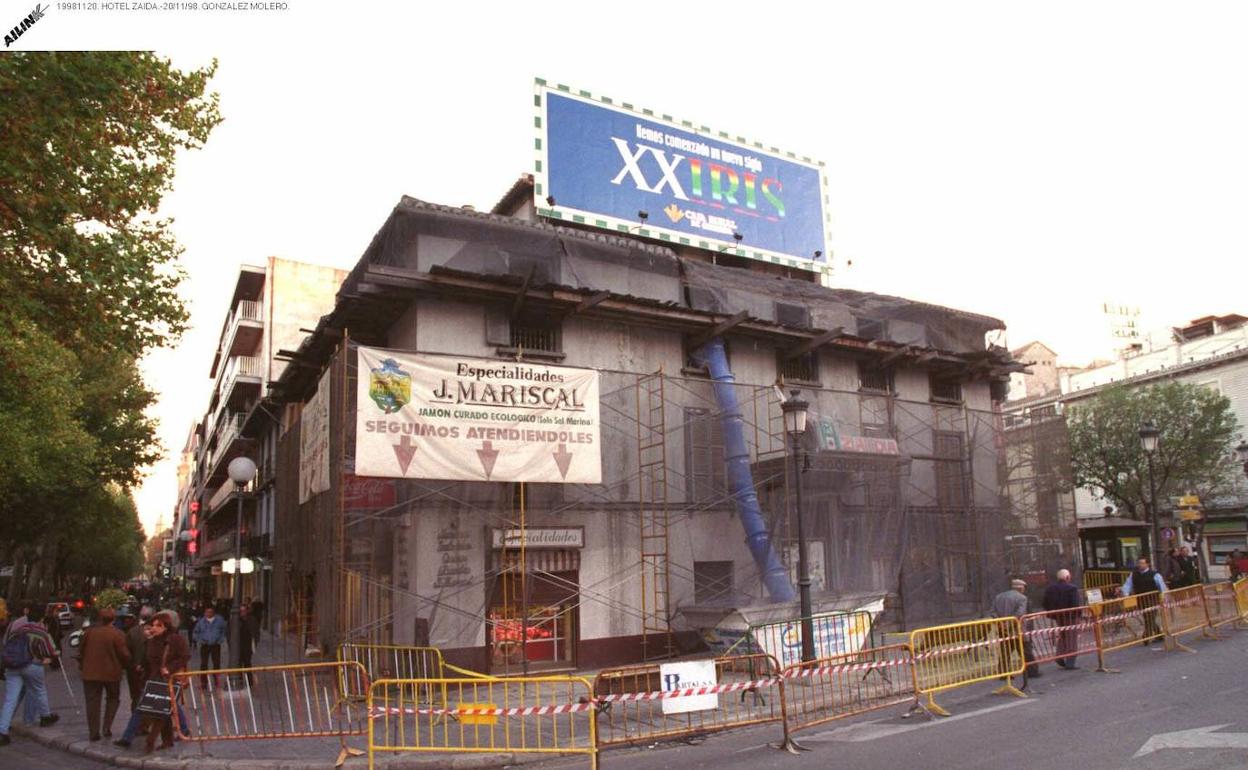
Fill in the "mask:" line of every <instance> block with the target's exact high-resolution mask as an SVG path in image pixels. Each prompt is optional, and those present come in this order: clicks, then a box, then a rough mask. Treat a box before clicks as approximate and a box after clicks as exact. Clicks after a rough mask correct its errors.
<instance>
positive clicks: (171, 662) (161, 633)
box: [113, 611, 191, 753]
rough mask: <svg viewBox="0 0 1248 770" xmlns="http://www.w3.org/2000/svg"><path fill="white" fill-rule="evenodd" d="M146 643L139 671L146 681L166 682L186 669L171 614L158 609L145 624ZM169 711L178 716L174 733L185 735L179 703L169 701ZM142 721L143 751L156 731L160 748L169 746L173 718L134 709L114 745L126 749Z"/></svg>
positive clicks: (185, 651)
mask: <svg viewBox="0 0 1248 770" xmlns="http://www.w3.org/2000/svg"><path fill="white" fill-rule="evenodd" d="M147 628H148V633H147V642H146V644H145V645H144V653H145V655H144V667H143V672H144V675H145V678H146V680H148V681H158V682H168V681H169V680H170V679H171V678H172V677H173V676H174V675H175V674H178V673H180V672H182V671H186V669H187V664H188V663H190V660H191V650H190V647H189V645H188V643H187V641H186V639H185V638H183V636H182V635H181V634H179V633H178V630H177V629H178V621H177V618H175V617H174V615H173V613H171V612H168V611H165V612H158V613H156V614H155V615H154V616H153V617H152V622H151V623H149V624H148V625H147ZM170 712H171V714H174V715H176V718H177V719H178V724H179V729H178V732H180V733H182V734H185V733H186V732H188V730H187V721H186V714H185V713H184V712H183V711H182V705H181V704H180V703H171V704H170ZM144 723H148V727H149V730H148V733H147V753H151V752H152V750H153V749H154V748H155V743H156V735H157V731H159V733H160V738H161V744H160V748H162V749H167V748H169V747H170V746H172V745H173V736H174V729H173V721H172V719H171V718H159V717H155V718H154V717H149V716H147V715H145V714H143V713H142V712H139V711H135V712H134V713H133V714H131V715H130V723H129V724H127V725H126V731H125V732H124V733H122V736H121V738H120V739H118V740H116V741H113V743H114V745H117V746H121V747H122V748H129V747H130V744H131V742H132V741H133V740H134V736H135V735H137V734H138V732H139V729H140V728H141V727H142V726H143V724H144Z"/></svg>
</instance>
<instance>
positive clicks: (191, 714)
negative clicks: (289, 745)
mask: <svg viewBox="0 0 1248 770" xmlns="http://www.w3.org/2000/svg"><path fill="white" fill-rule="evenodd" d="M344 686H345V687H347V688H349V689H350V690H354V691H357V692H368V687H369V685H368V674H367V673H366V672H365V670H364V667H363V666H361V665H360V664H359V663H356V662H338V663H306V664H295V665H285V666H261V667H258V668H235V669H219V670H209V671H183V672H180V673H177V674H174V676H173V677H172V678H171V679H170V681H169V688H170V695H171V696H172V695H173V693H174V692H176V688H177V687H180V688H181V693H182V694H181V701H182V708H183V710H184V712H185V715H186V721H187V723H186V724H181V723H178V722H177V721H176V720H175V723H176V724H178V732H179V734H180V737H181V738H182V739H183V740H191V741H220V740H242V739H264V738H325V737H336V738H338V739H339V740H340V741H341V745H342V751H341V752H340V754H339V757H338V760H339V762H340V763H341V762H342V760H343V759H344V758H345V757H346V756H347V755H349V754H351V755H354V754H361V753H363V752H361V751H359V750H358V749H349V748H347V745H346V738H348V737H350V736H357V735H360V736H362V735H364V733H365V730H366V728H367V726H368V712H367V711H366V710H365V708H364V705H363V704H362V703H359V702H352V701H351V700H350V699H346V698H343V697H341V695H342V691H343V687H344Z"/></svg>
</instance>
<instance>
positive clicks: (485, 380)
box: [355, 347, 602, 484]
mask: <svg viewBox="0 0 1248 770" xmlns="http://www.w3.org/2000/svg"><path fill="white" fill-rule="evenodd" d="M600 441H601V434H600V431H599V424H598V372H596V371H593V370H587V369H570V368H568V367H563V366H545V365H542V364H531V363H527V362H516V361H492V360H486V359H479V358H459V357H456V356H434V355H421V354H404V353H397V352H394V351H388V350H379V349H376V348H366V347H361V348H360V349H359V387H358V388H357V393H356V431H355V473H356V475H358V476H388V477H396V478H419V479H459V480H463V481H537V482H555V483H568V484H598V483H601V481H602V457H601V452H600V450H599V444H600Z"/></svg>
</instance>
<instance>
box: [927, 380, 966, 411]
mask: <svg viewBox="0 0 1248 770" xmlns="http://www.w3.org/2000/svg"><path fill="white" fill-rule="evenodd" d="M928 384H929V385H931V391H932V400H933V401H950V402H953V403H955V404H960V403H962V383H960V382H958V381H956V380H946V379H941V378H939V377H937V376H936V375H934V374H931V375H928Z"/></svg>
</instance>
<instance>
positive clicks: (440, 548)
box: [272, 180, 1018, 672]
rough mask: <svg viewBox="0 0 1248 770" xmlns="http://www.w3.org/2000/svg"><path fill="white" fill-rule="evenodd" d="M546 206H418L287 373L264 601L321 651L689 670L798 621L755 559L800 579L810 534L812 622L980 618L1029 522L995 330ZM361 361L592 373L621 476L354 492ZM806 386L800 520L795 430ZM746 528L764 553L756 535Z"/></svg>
mask: <svg viewBox="0 0 1248 770" xmlns="http://www.w3.org/2000/svg"><path fill="white" fill-rule="evenodd" d="M531 198H532V188H531V186H526V183H525V182H524V180H522V181H521V183H520V184H518V185H517V187H516V188H513V190H512V191H511V192H510V193H509V194H508V195H507V196H505V197H504V199H503V201H502V202H500V204H499V206H497V207H496V208H495V210H494V211H493V212H492V213H489V214H486V213H480V212H475V211H472V210H470V209H462V208H452V207H446V206H439V205H435V204H429V203H424V202H421V201H416V200H413V199H409V198H404V199H403V200H402V201H401V202H400V203H399V205H398V206H396V208H395V209H394V211H393V212H392V214H391V215H390V217H389V218H388V219H387V220H386V222H385V223H384V225H383V226H382V228H381V230H380V231H379V232H378V234H377V236H376V237H375V238H374V240H373V242H372V243H371V244H370V246H369V247H368V249H367V250H366V251H365V253H364V255H363V257H362V258H361V259H360V261H359V263H358V264H357V265H356V267H355V268H354V269H353V270H352V271H351V274H350V275H349V276H348V278H347V279H346V280H345V281H344V283H343V286H342V289H341V291H340V292H339V294H338V298H337V302H336V304H335V305H334V307H333V309H332V311H330V312H329V313H328V314H327V315H326V316H325V317H324V318H322V319H321V321H320V323H318V324H317V326H316V328H315V330H314V331H313V333H312V334H311V335H309V336H308V338H307V339H306V340H304V341H303V342H302V344H300V345H299V347H298V348H297V349H292V350H291V351H290V355H289V356H288V358H289V359H290V361H291V365H289V366H287V367H286V369H285V370H284V371H283V372H282V374H281V376H280V377H279V378H278V381H277V383H276V385H275V387H274V393H275V396H276V398H279V399H280V400H281V401H282V404H281V407H280V410H281V415H282V419H281V428H280V435H279V437H278V440H277V443H276V446H275V448H274V450H273V451H274V452H275V457H276V471H275V473H276V478H275V490H276V495H277V496H276V505H277V509H276V510H277V516H276V527H275V531H274V534H275V537H276V541H275V544H274V557H273V560H272V561H273V564H274V565H275V569H274V589H273V592H272V595H273V600H274V602H275V604H274V606H275V609H276V611H277V613H278V614H280V615H281V617H282V619H283V621H284V623H285V624H286V628H287V629H288V630H291V631H292V632H293V633H297V634H299V635H300V638H301V641H302V642H303V643H304V645H305V646H306V647H308V648H311V649H321V650H326V651H327V650H331V649H332V648H333V647H334V645H336V644H337V643H339V642H341V641H344V640H350V639H356V640H362V639H363V640H371V641H375V642H385V643H395V644H421V645H423V644H429V645H433V646H436V647H439V648H441V649H442V650H443V651H444V654H446V655H447V657H448V659H450V660H452V661H456V662H459V663H462V664H467V665H470V666H472V667H474V668H477V669H479V670H489V671H493V672H507V671H517V670H543V669H546V670H549V669H557V668H573V667H585V666H594V665H605V664H610V663H619V662H625V661H630V660H637V659H640V658H643V657H654V656H657V655H661V654H667V653H669V652H672V651H675V650H679V649H693V648H695V647H698V646H700V645H701V644H703V643H714V637H715V634H716V630H715V629H716V623H717V622H718V620H717V619H720V618H723V617H726V616H728V615H730V614H731V613H733V612H736V611H741V610H742V608H759V607H762V608H767V607H773V608H774V607H776V606H778V607H779V608H778V609H774V612H775V613H780V614H779V615H778V616H779V617H784V616H791V615H792V611H793V608H792V607H791V606H788V605H787V604H786V603H785V602H776V601H775V596H774V595H772V594H771V589H770V588H769V584H768V581H767V575H766V574H765V573H766V572H767V568H766V567H767V564H766V563H765V562H762V561H760V556H759V552H767V553H770V554H771V557H774V558H775V559H776V560H778V562H779V563H780V564H781V565H783V569H784V572H785V574H786V575H787V577H788V579H789V581H790V584H791V583H792V581H793V577H794V575H795V569H796V561H797V559H796V555H797V546H796V543H797V541H796V535H795V523H796V517H797V516H799V515H800V516H803V517H804V518H803V522H804V525H805V531H806V533H807V544H808V554H809V559H810V563H811V576H812V582H813V584H814V589H815V592H816V597H817V602H818V603H819V606H822V607H833V606H840V607H854V606H861V605H862V604H864V603H867V602H869V601H872V600H883V601H884V602H885V603H886V607H887V608H888V611H887V613H886V615H887V616H888V619H889V622H893V623H896V624H897V625H898V626H900V627H913V626H916V625H920V624H922V623H924V622H940V621H945V620H948V619H950V618H953V617H970V616H977V615H978V614H979V613H980V612H981V611H982V608H983V607H984V606H986V603H987V600H988V599H989V598H990V597H991V596H992V595H993V594H995V593H996V592H997V591H998V590H1000V587H1001V585H1002V582H1003V581H1004V580H1005V579H1006V578H1007V577H1008V566H1007V558H1008V557H1007V553H1006V552H1007V543H1008V542H1009V541H1008V540H1007V538H1008V537H1009V536H1010V535H1011V528H1012V526H1013V524H1012V522H1011V520H1010V518H1009V516H1008V515H1007V512H1006V511H1005V508H1004V507H1003V505H1002V495H1001V478H1000V473H999V471H1000V469H999V454H1000V447H1001V413H1000V411H999V408H998V406H996V404H997V402H999V401H1000V400H1002V399H1003V398H1004V395H1005V391H1006V382H1007V381H1008V377H1009V375H1010V373H1011V372H1012V371H1014V370H1016V369H1017V368H1018V365H1017V364H1016V363H1015V362H1013V360H1012V359H1011V357H1010V355H1009V353H1008V351H1005V350H1003V349H999V348H990V347H988V346H987V345H986V344H985V334H986V333H987V332H989V331H992V330H994V329H1000V328H1002V327H1003V325H1002V324H1001V322H1000V321H998V320H996V319H992V318H987V317H985V316H980V315H976V314H973V313H967V312H962V311H956V310H951V309H948V308H941V307H936V306H932V305H926V304H923V303H918V302H912V301H908V300H904V299H901V298H897V297H889V296H884V295H875V294H868V293H864V292H853V291H848V290H840V289H830V288H825V287H822V286H820V285H818V283H817V282H815V281H813V280H812V279H811V276H809V275H806V274H802V273H801V271H789V270H784V269H781V268H779V267H777V266H773V265H767V264H763V263H757V262H749V261H746V260H736V259H734V258H733V257H732V256H731V255H727V254H721V253H716V252H708V251H700V250H697V249H692V248H686V247H675V246H672V245H669V244H655V243H652V242H650V241H647V240H645V239H642V238H639V237H634V236H631V235H628V234H623V233H621V234H619V235H614V236H613V235H605V234H602V233H597V232H591V231H589V230H586V229H583V228H579V227H576V226H574V225H572V226H555V225H553V224H551V223H549V222H547V221H543V220H538V219H537V218H536V217H535V216H534V215H533V213H532V206H531V205H530V204H529V203H528V201H529V200H531ZM360 346H367V347H370V348H382V349H386V350H389V351H394V352H395V354H396V355H398V354H404V355H428V356H455V357H458V358H460V359H463V360H474V361H484V362H518V363H524V362H534V363H544V364H558V365H560V366H567V367H576V368H581V369H590V370H594V371H596V372H597V373H598V375H599V378H600V408H601V415H602V437H601V447H600V452H601V457H602V482H601V483H600V484H554V483H542V484H538V483H529V484H520V483H506V482H489V481H480V482H471V481H445V480H437V479H418V478H398V477H391V478H374V477H364V476H357V475H356V474H355V431H356V430H357V426H356V419H355V409H356V406H355V405H356V403H357V398H358V389H359V388H362V387H368V383H369V379H370V376H371V373H370V372H369V371H368V370H367V369H365V370H361V368H360V366H359V363H358V361H359V348H360ZM721 368H726V370H727V371H728V372H729V375H730V377H731V382H728V381H726V380H724V379H723V377H721V376H720V374H722V372H721V373H720V374H716V376H715V379H712V374H715V373H716V372H717V371H719V369H721ZM795 389H796V390H799V391H800V397H801V398H802V399H805V400H807V401H808V402H810V404H811V430H808V431H807V434H806V436H805V439H804V442H805V443H804V444H803V454H804V455H805V459H804V460H803V462H802V474H801V478H802V482H801V483H802V487H803V506H802V509H801V510H800V511H797V510H796V507H795V505H794V504H793V501H794V494H793V492H794V490H793V489H792V484H793V483H794V482H793V476H792V474H791V473H790V465H789V463H788V460H787V459H786V458H787V457H788V455H787V454H786V452H787V450H786V440H785V435H784V432H783V428H782V427H781V425H782V422H781V409H780V404H781V400H782V399H787V398H791V397H792V394H791V392H790V391H792V390H795ZM275 403H276V402H275ZM742 448H743V449H742ZM396 451H397V450H396ZM407 451H420V450H419V447H417V448H416V449H410V448H409V449H408V450H407ZM482 451H483V452H489V451H493V449H492V448H491V447H489V446H485V445H484V444H483V446H482ZM742 451H744V457H745V460H746V465H747V466H748V467H747V468H746V469H745V471H748V473H747V472H745V471H743V469H742V466H741V465H736V466H734V465H733V464H732V461H733V459H734V457H733V455H734V453H740V452H742ZM326 455H327V456H328V458H329V459H328V463H327V464H326V465H325V467H327V468H329V472H328V474H327V476H328V478H327V479H324V480H323V483H317V482H316V481H312V482H309V481H308V479H309V478H313V479H315V478H316V477H317V474H318V473H319V471H317V470H316V468H318V467H320V465H319V463H320V462H321V460H320V459H315V458H323V457H324V456H326ZM755 498H756V499H757V503H756V504H755V503H753V502H751V500H753V499H755ZM751 506H753V507H752V508H751ZM751 510H756V511H757V513H758V515H760V516H761V521H762V523H763V529H764V530H765V532H766V539H767V542H768V545H767V546H766V547H761V548H759V549H756V548H755V547H754V546H756V545H757V543H751V544H747V542H746V540H747V538H746V534H745V532H744V531H743V529H742V524H741V523H740V522H741V521H743V520H746V519H747V514H749V515H753V514H752V513H750V511H751ZM518 532H525V533H529V534H527V535H525V537H530V538H532V542H533V545H532V546H531V547H527V548H526V549H525V551H524V555H523V556H521V555H520V553H518V552H517V551H516V550H515V549H514V546H513V545H510V543H514V541H515V539H516V538H517V537H519V535H517V534H516V533H518ZM526 542H527V541H526ZM767 549H770V550H769V551H768V550H767ZM756 551H757V552H756ZM773 577H774V576H773ZM781 582H783V581H781ZM750 611H754V610H753V609H751V610H750ZM762 611H763V612H766V611H770V610H766V609H764V610H762ZM521 640H524V642H523V643H520V642H521Z"/></svg>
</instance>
